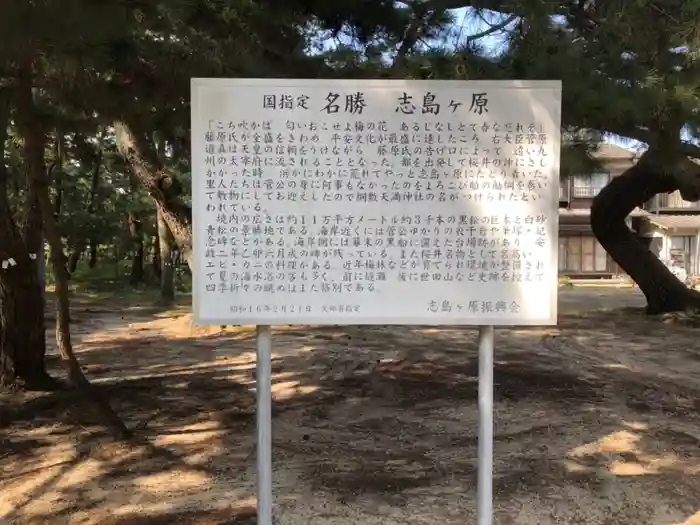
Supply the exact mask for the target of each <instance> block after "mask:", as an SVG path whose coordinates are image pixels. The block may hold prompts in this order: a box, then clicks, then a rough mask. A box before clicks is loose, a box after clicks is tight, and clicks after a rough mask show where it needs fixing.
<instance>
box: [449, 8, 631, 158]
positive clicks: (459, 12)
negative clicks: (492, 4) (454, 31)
mask: <svg viewBox="0 0 700 525" xmlns="http://www.w3.org/2000/svg"><path fill="white" fill-rule="evenodd" d="M453 13H454V15H455V21H456V24H457V26H458V28H459V29H458V34H460V35H461V37H462V38H461V42H464V41H465V40H466V39H467V38H468V36H469V35H475V34H478V33H480V32H483V31H485V30H487V29H488V28H489V27H490V26H492V25H495V24H498V23H500V22H502V21H505V20H506V18H507V15H503V14H501V13H492V14H489V15H487V16H486V21H484V20H480V19H479V18H478V17H474V16H469V14H470V12H469V9H468V8H462V9H455V10H454V11H453ZM455 43H457V42H455ZM479 44H480V45H482V46H483V47H484V49H485V50H486V52H487V53H489V54H494V55H496V54H498V53H499V52H500V51H502V50H503V47H504V39H503V34H502V33H501V34H498V33H495V34H492V35H488V36H486V37H483V38H481V39H479ZM564 89H566V86H564ZM604 141H605V142H608V143H611V144H615V145H616V146H619V147H621V148H624V149H628V150H634V151H638V150H639V148H644V147H645V145H644V144H643V143H640V142H637V141H630V140H625V141H621V140H620V139H619V138H617V137H614V136H607V137H605V139H604Z"/></svg>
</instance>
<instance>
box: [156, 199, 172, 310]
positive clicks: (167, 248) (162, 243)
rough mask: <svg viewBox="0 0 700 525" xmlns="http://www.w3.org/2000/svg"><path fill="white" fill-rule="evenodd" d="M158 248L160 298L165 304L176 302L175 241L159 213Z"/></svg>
mask: <svg viewBox="0 0 700 525" xmlns="http://www.w3.org/2000/svg"><path fill="white" fill-rule="evenodd" d="M157 218H158V246H159V248H160V264H161V268H160V297H161V299H162V300H163V301H165V302H173V301H174V300H175V282H174V275H175V272H174V267H173V240H172V234H171V233H170V230H169V229H168V225H167V224H166V222H165V219H164V218H163V214H162V213H160V212H157Z"/></svg>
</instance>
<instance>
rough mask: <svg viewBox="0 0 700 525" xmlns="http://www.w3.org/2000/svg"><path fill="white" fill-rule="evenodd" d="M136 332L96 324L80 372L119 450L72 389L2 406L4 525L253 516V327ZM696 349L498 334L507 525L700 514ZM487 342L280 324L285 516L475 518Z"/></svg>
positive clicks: (647, 339) (657, 335) (450, 333)
mask: <svg viewBox="0 0 700 525" xmlns="http://www.w3.org/2000/svg"><path fill="white" fill-rule="evenodd" d="M119 317H125V319H124V321H123V322H121V321H122V320H121V319H119V320H118V321H115V320H114V319H113V316H111V317H110V319H108V320H105V322H104V323H102V324H100V323H98V322H97V321H98V320H97V319H96V317H95V316H94V315H92V314H91V316H90V317H89V319H84V320H83V321H84V322H82V323H80V327H81V329H84V330H85V333H84V334H82V336H81V339H82V343H81V345H80V347H79V349H80V357H81V361H82V363H83V365H84V366H85V369H86V373H87V374H88V375H89V376H90V377H91V378H92V379H93V380H94V382H95V385H97V386H98V387H99V388H100V389H101V391H102V392H103V393H104V394H105V395H106V396H107V397H109V399H110V400H111V402H112V403H113V405H114V406H115V408H116V409H117V410H118V411H119V412H120V414H121V415H122V416H123V417H124V418H125V419H126V420H127V422H128V424H129V426H131V427H132V428H135V429H136V434H137V437H136V439H135V440H134V441H133V442H132V443H128V444H122V443H115V442H113V441H112V440H111V439H110V438H109V436H108V435H107V434H106V433H105V431H104V429H103V428H102V427H101V425H100V418H99V415H98V414H96V413H94V412H93V411H92V410H91V409H90V408H89V407H87V406H86V405H85V403H84V402H83V400H81V399H79V398H77V396H76V395H75V394H74V393H72V392H55V393H52V394H47V395H39V394H36V393H34V394H27V397H26V399H25V400H24V402H23V403H19V402H18V400H17V399H16V398H15V399H12V400H0V401H1V402H2V405H0V407H1V408H0V426H1V427H2V432H3V434H2V440H3V441H2V445H3V446H2V448H1V449H0V468H1V469H2V470H0V480H1V481H0V490H2V492H3V501H2V502H0V516H4V517H5V518H9V519H10V520H16V522H17V523H95V524H97V523H99V524H100V525H102V524H105V523H106V524H111V523H114V524H115V525H128V524H141V523H143V524H146V523H149V524H150V523H155V524H157V523H166V522H168V523H197V524H200V523H201V524H207V523H212V524H214V523H216V524H228V523H230V524H239V523H240V524H247V523H254V522H255V519H254V505H255V500H254V482H255V478H254V460H255V450H254V431H255V417H254V402H255V400H254V394H253V390H252V389H253V388H254V386H255V352H254V332H253V331H252V330H250V329H249V328H229V329H226V330H224V329H221V330H219V331H218V332H216V333H208V334H204V335H198V334H194V335H193V334H192V333H191V332H192V330H191V329H190V328H186V327H185V324H184V323H185V320H183V319H180V321H178V320H177V319H173V318H163V319H161V320H155V321H154V320H152V321H148V320H146V319H143V318H139V316H138V315H136V314H126V315H119ZM178 323H179V325H178ZM177 326H180V328H179V329H178V328H177ZM695 339H696V337H695V332H694V331H693V330H692V329H690V328H687V327H682V326H669V325H665V324H663V323H661V322H660V321H657V320H651V319H648V318H644V317H642V316H641V315H640V314H638V313H637V312H636V311H613V312H602V313H601V312H588V313H587V312H583V313H579V314H577V315H567V316H564V317H562V319H561V323H560V326H559V327H557V328H556V329H550V328H548V329H538V328H528V329H511V330H507V329H503V330H498V331H497V339H496V344H497V351H496V363H495V392H494V398H495V402H496V407H495V409H496V432H495V481H494V494H495V497H496V500H497V501H496V523H524V524H530V523H532V524H534V523H537V524H538V525H539V524H544V525H548V524H550V523H551V524H553V523H563V524H572V525H573V524H574V523H591V524H593V523H595V524H596V525H600V524H602V523H606V522H605V521H604V520H605V519H614V521H608V522H607V523H608V524H609V525H615V524H618V523H619V524H633V523H634V524H635V525H636V524H639V523H648V524H652V525H653V524H659V525H672V524H682V523H683V521H684V519H686V518H687V517H688V516H690V515H692V514H693V513H694V512H695V511H697V510H698V507H700V490H699V489H700V483H699V482H698V475H699V473H700V453H699V452H698V443H699V440H700V430H699V429H700V427H699V426H698V423H700V421H698V409H699V408H700V404H699V403H700V390H699V387H698V386H697V385H698V384H700V383H699V382H698V379H699V378H700V360H698V359H693V357H692V356H693V355H694V354H695V352H696V351H699V352H700V350H699V347H698V344H697V343H695ZM475 343H476V332H475V331H474V330H470V329H467V328H462V327H443V328H439V329H437V328H430V327H393V326H388V327H381V326H380V327H366V326H363V327H293V328H289V327H280V328H279V329H277V330H275V332H274V353H275V355H274V359H273V365H272V366H273V374H274V385H273V393H274V397H275V403H274V410H273V418H274V447H275V451H274V461H275V483H276V496H277V504H278V508H277V514H278V517H279V519H280V523H282V524H285V523H289V524H292V523H294V524H300V525H301V524H303V525H307V524H312V523H338V524H345V523H383V524H384V523H385V524H389V525H392V524H394V523H396V524H398V523H412V524H413V523H426V524H427V523H441V524H442V523H464V522H465V521H466V522H469V520H472V519H473V515H474V511H475V505H474V497H475V486H476V456H477V444H478V443H477V432H478V431H477V417H478V414H477V407H476V403H477V371H478V367H477V350H476V344H475ZM660 509H663V513H661V514H660V512H661V510H660ZM664 513H665V514H664ZM611 516H612V517H613V518H610V517H611ZM508 520H510V521H508Z"/></svg>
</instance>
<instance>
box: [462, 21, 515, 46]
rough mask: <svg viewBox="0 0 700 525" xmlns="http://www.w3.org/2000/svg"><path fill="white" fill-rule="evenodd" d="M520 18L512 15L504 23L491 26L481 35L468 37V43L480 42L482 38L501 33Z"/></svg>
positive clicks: (480, 33)
mask: <svg viewBox="0 0 700 525" xmlns="http://www.w3.org/2000/svg"><path fill="white" fill-rule="evenodd" d="M518 18H519V16H518V15H510V16H509V17H508V18H506V19H505V20H504V21H502V22H500V23H498V24H496V25H493V26H490V27H489V28H488V29H485V30H483V31H481V32H479V33H476V34H475V35H470V36H468V37H467V42H473V41H474V40H479V39H480V38H484V37H486V36H489V35H491V34H493V33H496V32H498V31H500V30H501V29H505V28H506V27H507V26H508V25H510V24H511V23H513V22H515V21H516V20H517V19H518Z"/></svg>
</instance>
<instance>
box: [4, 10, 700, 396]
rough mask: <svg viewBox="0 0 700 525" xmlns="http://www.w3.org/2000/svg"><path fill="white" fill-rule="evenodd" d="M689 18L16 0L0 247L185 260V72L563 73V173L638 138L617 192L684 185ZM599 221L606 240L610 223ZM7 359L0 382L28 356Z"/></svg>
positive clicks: (693, 106)
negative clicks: (639, 147)
mask: <svg viewBox="0 0 700 525" xmlns="http://www.w3.org/2000/svg"><path fill="white" fill-rule="evenodd" d="M457 10H462V11H459V16H458V15H457V13H458V11H457ZM699 18H700V0H692V1H679V0H656V1H650V0H639V1H636V2H624V1H622V0H613V1H609V2H596V1H594V0H571V1H561V2H540V1H534V0H516V1H511V2H501V1H499V0H474V1H472V2H465V1H463V0H410V1H404V2H394V1H386V0H344V1H341V2H335V3H329V2H323V1H320V0H285V1H281V0H161V1H151V0H103V1H102V2H88V1H86V0H33V1H26V2H12V3H11V5H8V6H6V7H5V8H4V9H3V16H2V17H0V107H1V108H2V111H0V117H2V122H0V127H2V128H3V129H4V131H5V132H6V136H4V137H3V140H2V142H3V144H4V159H5V161H4V163H3V166H2V170H0V252H2V251H3V250H4V253H3V255H6V256H8V257H9V256H10V252H12V256H13V257H15V258H16V257H18V256H21V257H25V258H27V260H30V261H35V262H34V263H32V264H38V262H37V259H36V253H37V251H40V249H41V248H40V244H41V237H42V235H45V237H46V239H47V240H48V241H49V243H50V245H51V251H52V254H53V258H52V261H53V268H54V278H55V279H57V280H60V279H61V275H60V274H61V268H63V267H64V266H65V268H66V269H67V273H66V275H65V276H63V277H65V278H68V277H69V275H68V274H69V273H70V272H73V271H75V270H76V268H77V267H78V266H79V262H80V261H81V260H82V261H87V262H89V266H90V267H95V266H97V265H98V259H100V258H109V259H111V260H122V259H124V258H125V256H126V254H130V261H131V262H130V264H131V268H132V270H131V274H132V275H131V278H132V283H139V282H141V281H142V280H143V279H146V278H147V274H148V272H143V267H144V260H145V258H146V257H147V256H148V255H149V254H150V255H151V256H152V257H153V258H154V260H156V262H154V265H153V268H154V269H153V273H154V275H156V274H157V275H156V277H157V278H160V277H159V276H160V275H161V274H162V267H161V266H160V265H161V263H162V262H163V260H162V259H163V257H171V256H172V257H175V258H177V257H180V258H182V260H183V261H185V262H187V261H189V256H190V251H191V237H192V229H191V220H190V214H191V212H190V209H189V204H188V203H189V197H188V188H189V147H190V146H189V142H190V141H189V133H190V123H189V93H190V79H191V78H192V77H296V78H429V79H457V80H459V79H463V80H469V79H513V78H518V79H561V80H562V81H563V86H564V93H563V123H562V125H563V131H564V133H565V137H566V138H567V140H566V141H565V146H564V151H563V159H564V162H563V167H564V171H565V172H577V171H580V170H582V169H587V168H588V166H590V165H591V164H593V163H595V161H594V159H593V158H592V157H591V156H590V155H589V153H590V151H591V150H592V149H594V148H595V147H596V145H597V143H598V142H599V141H600V140H601V138H602V137H604V136H605V135H616V136H618V137H620V138H622V139H627V140H634V141H639V142H641V143H643V144H645V145H647V146H648V148H649V151H650V152H652V154H650V155H648V156H647V162H646V163H645V164H644V166H645V168H644V170H646V171H644V170H643V172H640V173H639V174H638V177H637V178H634V179H630V180H631V181H632V182H631V183H630V184H632V185H633V186H634V187H639V188H643V191H641V190H640V192H639V193H638V194H637V195H636V196H635V197H634V199H632V200H631V201H630V202H629V203H628V204H629V205H630V206H635V205H638V204H639V202H638V201H639V199H642V198H648V195H649V194H654V193H655V192H657V190H658V191H673V190H675V189H680V190H681V192H682V193H683V194H684V196H686V197H688V198H691V199H699V198H700V181H699V180H700V179H699V178H698V173H697V170H696V169H695V168H694V166H695V164H692V165H689V164H688V158H689V157H690V158H696V159H700V147H698V146H697V145H696V140H697V139H698V138H699V137H700V112H699V108H700V91H699V87H698V86H699V85H700V83H699V80H700V63H699V62H698V50H699V49H700V26H698V24H697V20H698V19H699ZM495 38H498V39H499V40H500V41H501V42H502V45H500V46H499V47H498V49H494V48H493V45H492V43H493V41H494V39H495ZM490 44H491V45H490ZM652 157H653V158H652ZM649 159H651V160H653V162H652V161H651V160H649ZM655 173H656V174H657V175H658V174H659V173H662V174H664V175H663V177H662V178H663V183H658V184H657V183H652V182H651V181H653V180H657V179H658V178H659V177H655V175H654V174H655ZM645 181H650V182H648V183H647V182H645ZM657 182H658V180H657ZM613 201H614V199H613ZM601 202H602V201H601ZM612 205H614V204H612ZM612 205H611V206H612ZM601 206H602V205H601ZM608 209H609V207H608V208H605V209H604V210H603V212H604V214H605V213H608V212H607V211H605V210H608ZM42 223H43V225H42ZM601 224H602V223H601ZM594 231H595V228H594ZM42 232H43V234H42ZM618 233H619V232H618ZM171 235H172V239H171V238H170V236H171ZM597 235H598V236H599V238H600V239H601V242H603V241H605V242H603V244H604V246H606V248H607V249H609V251H611V253H612V252H613V251H615V249H614V246H613V245H614V244H615V242H617V241H615V238H616V237H615V235H613V234H611V233H610V232H609V231H608V230H606V229H605V228H604V227H603V226H599V227H598V230H597ZM606 235H612V237H611V238H610V239H607V240H606ZM163 247H166V248H168V247H169V248H168V249H166V250H163ZM171 248H172V250H174V251H172V250H171ZM169 250H170V251H169ZM5 252H6V253H5ZM18 254H20V255H18ZM173 254H174V255H173ZM618 257H619V255H618ZM158 261H159V262H158ZM139 268H141V270H139ZM625 269H626V270H628V271H629V272H630V274H634V273H635V272H634V268H632V267H629V268H627V267H626V268H625ZM657 270H658V269H657ZM658 271H661V270H658ZM134 272H136V274H134ZM15 273H16V275H15V276H14V277H12V278H10V276H9V275H8V274H0V303H2V311H3V314H2V315H0V334H2V333H5V335H3V336H0V350H1V351H3V352H6V353H9V354H10V355H12V354H13V352H14V353H15V354H16V355H17V356H19V353H18V352H20V350H19V348H20V347H26V346H27V345H35V346H36V343H33V342H31V337H30V336H29V335H28V334H29V333H30V332H32V330H34V331H36V330H37V329H38V324H36V323H39V324H41V323H43V317H41V316H35V317H34V318H33V321H31V322H34V323H35V325H34V326H31V324H27V325H26V326H24V328H22V329H20V328H17V326H16V325H17V323H18V320H17V318H16V317H15V316H14V314H12V313H11V312H9V310H11V309H14V308H15V306H16V304H18V303H17V301H20V299H19V298H20V297H23V298H24V299H22V300H25V302H26V304H23V306H21V307H22V308H27V309H31V308H36V307H37V304H38V302H37V301H39V297H40V292H39V291H38V288H37V287H38V286H39V282H38V281H37V279H36V278H33V277H32V275H31V272H28V273H26V274H24V275H23V276H19V270H18V272H15ZM35 276H36V274H35ZM633 277H635V275H633ZM168 279H172V275H169V277H168ZM166 288H167V287H166ZM28 290H29V291H32V293H30V294H27V293H26V292H27V291H28ZM649 290H651V288H649ZM645 293H647V290H645ZM650 293H652V291H649V294H650ZM649 294H648V296H649ZM27 297H34V302H33V303H32V302H28V299H27ZM684 298H685V299H687V300H690V299H691V297H690V296H687V297H686V296H685V295H684ZM685 299H684V301H680V302H674V304H673V306H668V305H670V303H664V304H667V307H669V308H671V307H672V308H680V307H683V306H684V305H686V304H687V302H686V301H685ZM692 300H697V298H696V297H694V296H693V297H692ZM66 304H67V303H66ZM13 305H15V306H13ZM66 315H67V314H66ZM27 319H29V318H27ZM27 322H28V323H29V321H27ZM11 326H12V327H13V328H12V329H10V327H11ZM22 333H24V334H25V335H21V334H22ZM39 346H40V345H39ZM42 352H43V350H42V349H41V348H40V349H39V351H38V354H37V355H39V354H42ZM68 353H70V352H69V351H68ZM17 359H19V357H17ZM37 359H38V361H36V362H39V361H41V359H39V358H38V357H37ZM10 362H12V359H10V360H8V361H7V363H10ZM7 366H8V367H9V368H7V369H3V370H0V372H1V374H0V376H2V377H3V379H2V381H3V382H12V381H13V380H14V377H15V376H17V375H20V376H21V375H25V376H28V375H31V374H29V372H27V370H28V369H29V368H27V367H30V368H31V366H33V365H31V364H30V363H29V362H27V363H25V364H24V365H23V364H21V363H19V364H15V365H12V366H10V365H7ZM38 375H39V376H41V375H42V373H41V371H40V373H39V374H38Z"/></svg>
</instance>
